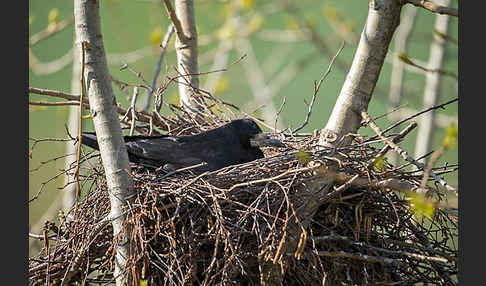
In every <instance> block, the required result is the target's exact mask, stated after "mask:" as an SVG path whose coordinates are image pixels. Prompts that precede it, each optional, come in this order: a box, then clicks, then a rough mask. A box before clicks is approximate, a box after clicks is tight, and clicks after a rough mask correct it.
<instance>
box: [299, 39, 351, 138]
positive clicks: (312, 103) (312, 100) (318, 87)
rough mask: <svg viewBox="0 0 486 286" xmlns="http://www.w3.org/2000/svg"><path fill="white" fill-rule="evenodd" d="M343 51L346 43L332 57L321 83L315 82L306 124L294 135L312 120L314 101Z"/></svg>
mask: <svg viewBox="0 0 486 286" xmlns="http://www.w3.org/2000/svg"><path fill="white" fill-rule="evenodd" d="M343 49H344V41H343V42H342V44H341V47H340V48H339V50H338V51H337V53H336V54H335V55H334V57H332V59H331V62H330V63H329V67H328V68H327V71H326V72H325V73H324V75H323V76H322V77H321V79H320V80H319V83H318V84H317V85H316V84H315V82H314V94H313V95H312V99H311V102H310V104H309V110H308V112H307V115H306V116H305V120H304V123H302V125H301V126H300V127H298V128H296V129H295V130H294V131H293V133H296V132H297V131H299V130H301V129H302V128H304V126H306V125H307V124H308V123H309V118H310V115H311V113H312V106H313V105H314V101H315V99H316V95H317V92H319V89H320V88H321V84H322V82H323V81H324V79H325V78H326V77H327V75H328V74H329V73H330V72H331V67H332V65H333V64H334V61H335V60H336V58H337V56H338V55H339V54H340V53H341V51H342V50H343Z"/></svg>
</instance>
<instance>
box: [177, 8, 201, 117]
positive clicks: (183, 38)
mask: <svg viewBox="0 0 486 286" xmlns="http://www.w3.org/2000/svg"><path fill="white" fill-rule="evenodd" d="M174 6H175V14H176V16H177V19H179V22H180V28H182V33H179V31H178V33H176V42H175V48H176V54H177V69H178V71H179V73H180V74H183V75H187V76H185V77H184V78H180V79H179V96H180V104H181V106H182V107H184V108H185V109H186V110H189V111H193V112H195V111H197V110H198V109H200V107H199V106H198V105H197V103H195V102H194V97H193V95H194V94H195V93H197V92H198V89H199V76H198V75H197V74H198V73H199V67H198V60H197V31H196V20H195V17H194V1H193V0H175V3H174ZM176 28H178V27H177V26H176Z"/></svg>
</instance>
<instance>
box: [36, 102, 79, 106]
mask: <svg viewBox="0 0 486 286" xmlns="http://www.w3.org/2000/svg"><path fill="white" fill-rule="evenodd" d="M29 105H40V106H66V105H79V101H58V102H49V101H29Z"/></svg>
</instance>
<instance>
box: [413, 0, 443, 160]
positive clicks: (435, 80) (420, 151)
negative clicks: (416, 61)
mask: <svg viewBox="0 0 486 286" xmlns="http://www.w3.org/2000/svg"><path fill="white" fill-rule="evenodd" d="M437 4H439V5H443V6H446V7H448V6H449V5H450V0H441V1H437ZM448 24H449V16H448V15H436V16H435V26H434V29H435V30H437V31H439V32H441V33H444V34H447V28H448ZM444 56H445V40H444V39H443V38H441V37H439V36H437V35H434V39H433V40H432V44H431V46H430V54H429V62H428V64H427V68H429V69H442V63H443V61H444ZM440 82H441V75H440V73H438V72H435V73H434V72H428V73H426V75H425V89H424V98H423V107H424V108H429V107H432V106H434V105H436V103H437V97H438V94H439V88H440ZM434 121H435V113H434V112H427V113H425V114H424V115H422V119H421V120H420V122H419V128H418V134H417V140H416V143H415V158H417V157H420V156H423V155H425V154H426V153H427V152H428V150H429V149H430V141H431V139H432V130H433V128H434ZM423 160H424V161H425V159H423Z"/></svg>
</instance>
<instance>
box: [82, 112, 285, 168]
mask: <svg viewBox="0 0 486 286" xmlns="http://www.w3.org/2000/svg"><path fill="white" fill-rule="evenodd" d="M82 136H83V139H82V143H83V144H85V145H87V146H90V147H92V148H94V149H96V150H99V147H98V142H97V141H96V134H95V133H83V135H82ZM123 138H124V140H125V145H126V147H127V152H128V158H129V160H130V162H133V163H136V164H139V165H142V166H146V167H151V168H158V167H164V169H166V170H167V171H169V170H171V171H172V170H175V169H179V168H184V167H190V166H194V165H197V164H201V163H203V162H205V163H206V165H204V166H202V167H198V168H195V169H194V170H197V171H214V170H217V169H221V168H223V167H226V166H230V165H235V164H241V163H246V162H250V161H253V160H256V159H259V158H263V157H264V156H263V152H262V150H260V148H258V147H261V146H276V147H285V145H284V144H283V143H282V142H280V141H279V140H277V139H273V138H271V137H270V136H269V135H268V134H266V133H263V132H262V130H261V129H260V127H258V125H257V124H256V123H255V122H254V121H253V120H252V119H237V120H233V121H231V122H230V123H228V124H226V125H223V126H221V127H218V128H215V129H212V130H209V131H206V132H203V133H200V134H196V135H191V136H170V135H158V136H142V135H136V136H124V137H123Z"/></svg>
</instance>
